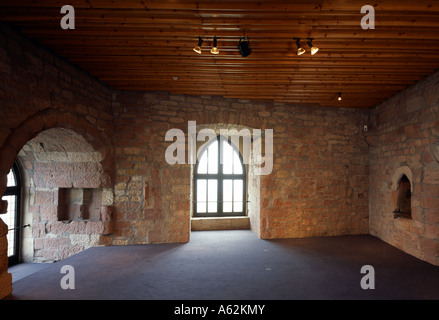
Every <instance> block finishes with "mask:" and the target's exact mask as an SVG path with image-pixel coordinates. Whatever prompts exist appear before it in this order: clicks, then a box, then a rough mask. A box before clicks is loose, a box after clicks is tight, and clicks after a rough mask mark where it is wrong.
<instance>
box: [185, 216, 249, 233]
mask: <svg viewBox="0 0 439 320" xmlns="http://www.w3.org/2000/svg"><path fill="white" fill-rule="evenodd" d="M248 229H250V219H249V217H246V216H245V217H212V218H211V217H206V218H198V217H195V218H194V217H192V219H191V230H192V231H207V230H248Z"/></svg>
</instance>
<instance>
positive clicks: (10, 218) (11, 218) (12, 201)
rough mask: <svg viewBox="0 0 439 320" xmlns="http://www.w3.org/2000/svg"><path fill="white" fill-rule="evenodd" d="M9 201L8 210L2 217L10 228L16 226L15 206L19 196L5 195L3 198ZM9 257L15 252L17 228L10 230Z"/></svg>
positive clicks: (8, 236) (8, 237)
mask: <svg viewBox="0 0 439 320" xmlns="http://www.w3.org/2000/svg"><path fill="white" fill-rule="evenodd" d="M2 199H3V200H6V201H7V202H8V211H7V212H6V214H4V215H2V217H1V219H2V220H3V221H4V222H5V223H6V225H7V226H8V229H12V228H15V216H16V212H15V210H16V209H15V208H16V202H17V196H5V197H3V198H2ZM7 239H8V257H10V256H12V255H14V254H15V230H11V231H8V235H7Z"/></svg>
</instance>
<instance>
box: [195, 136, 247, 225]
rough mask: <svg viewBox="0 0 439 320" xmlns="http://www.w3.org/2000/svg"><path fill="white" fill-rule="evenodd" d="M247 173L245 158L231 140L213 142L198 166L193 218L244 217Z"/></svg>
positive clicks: (207, 147) (203, 152) (201, 155)
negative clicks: (243, 159) (243, 158)
mask: <svg viewBox="0 0 439 320" xmlns="http://www.w3.org/2000/svg"><path fill="white" fill-rule="evenodd" d="M245 173H246V172H245V166H244V164H243V161H242V156H241V154H240V153H239V150H238V149H237V148H236V147H235V146H234V145H233V144H232V143H231V142H230V141H229V140H228V139H226V138H224V137H222V136H218V138H217V139H213V140H212V141H210V142H209V144H207V145H206V146H205V147H204V149H203V150H202V151H201V153H200V156H199V158H198V160H197V163H196V165H195V176H194V181H195V192H194V194H195V204H194V216H195V217H222V216H244V215H245V212H246V210H245V209H246V174H245Z"/></svg>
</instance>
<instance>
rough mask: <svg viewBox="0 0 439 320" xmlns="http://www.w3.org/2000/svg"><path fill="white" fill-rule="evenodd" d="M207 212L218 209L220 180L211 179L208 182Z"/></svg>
mask: <svg viewBox="0 0 439 320" xmlns="http://www.w3.org/2000/svg"><path fill="white" fill-rule="evenodd" d="M207 199H208V200H207V201H208V204H207V212H217V211H218V202H217V201H218V180H216V179H209V180H208V182H207Z"/></svg>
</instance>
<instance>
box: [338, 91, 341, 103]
mask: <svg viewBox="0 0 439 320" xmlns="http://www.w3.org/2000/svg"><path fill="white" fill-rule="evenodd" d="M337 99H338V101H341V92H339V93H338V98H337Z"/></svg>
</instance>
